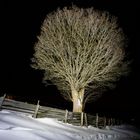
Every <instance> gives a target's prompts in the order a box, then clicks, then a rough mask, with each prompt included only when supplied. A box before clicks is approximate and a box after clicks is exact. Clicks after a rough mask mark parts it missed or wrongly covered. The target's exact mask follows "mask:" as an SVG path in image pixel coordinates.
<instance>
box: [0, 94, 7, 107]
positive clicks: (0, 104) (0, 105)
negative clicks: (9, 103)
mask: <svg viewBox="0 0 140 140" xmlns="http://www.w3.org/2000/svg"><path fill="white" fill-rule="evenodd" d="M5 97H6V94H4V95H3V98H2V101H1V103H0V110H1V109H2V105H3V102H4V100H5Z"/></svg>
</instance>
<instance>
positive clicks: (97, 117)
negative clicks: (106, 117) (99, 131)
mask: <svg viewBox="0 0 140 140" xmlns="http://www.w3.org/2000/svg"><path fill="white" fill-rule="evenodd" d="M98 121H99V116H98V113H96V127H98Z"/></svg>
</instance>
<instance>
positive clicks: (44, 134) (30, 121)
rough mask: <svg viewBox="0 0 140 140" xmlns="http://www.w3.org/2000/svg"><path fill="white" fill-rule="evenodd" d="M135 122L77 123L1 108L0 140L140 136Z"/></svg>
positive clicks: (135, 138) (117, 139)
mask: <svg viewBox="0 0 140 140" xmlns="http://www.w3.org/2000/svg"><path fill="white" fill-rule="evenodd" d="M138 131H139V130H137V129H136V128H135V127H134V126H130V125H121V126H113V127H106V128H105V129H98V128H95V127H92V126H88V127H80V126H73V125H70V124H66V123H63V122H60V121H57V120H56V119H51V118H37V119H35V118H32V117H31V116H30V115H28V114H24V113H19V112H14V111H9V110H2V111H0V140H140V134H139V132H138Z"/></svg>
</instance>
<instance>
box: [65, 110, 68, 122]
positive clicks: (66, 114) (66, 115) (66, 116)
mask: <svg viewBox="0 0 140 140" xmlns="http://www.w3.org/2000/svg"><path fill="white" fill-rule="evenodd" d="M67 119H68V110H67V109H66V113H65V123H67Z"/></svg>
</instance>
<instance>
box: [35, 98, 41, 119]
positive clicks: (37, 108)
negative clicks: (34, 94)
mask: <svg viewBox="0 0 140 140" xmlns="http://www.w3.org/2000/svg"><path fill="white" fill-rule="evenodd" d="M39 106H40V105H39V100H38V102H37V106H36V109H35V112H34V115H33V117H34V118H37V113H38V110H39Z"/></svg>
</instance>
